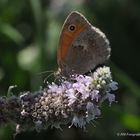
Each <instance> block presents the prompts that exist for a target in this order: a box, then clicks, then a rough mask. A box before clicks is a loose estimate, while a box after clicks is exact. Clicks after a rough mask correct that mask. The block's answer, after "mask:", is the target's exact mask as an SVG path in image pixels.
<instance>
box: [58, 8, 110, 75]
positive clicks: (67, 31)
mask: <svg viewBox="0 0 140 140" xmlns="http://www.w3.org/2000/svg"><path fill="white" fill-rule="evenodd" d="M109 56H110V46H109V41H108V40H107V38H106V36H105V35H104V33H102V32H101V31H100V30H99V29H98V28H95V27H93V26H92V25H91V24H90V23H89V22H88V21H87V20H86V19H85V17H84V16H83V15H81V14H80V13H78V12H75V11H74V12H72V13H71V14H70V15H69V16H68V17H67V19H66V21H65V23H64V25H63V28H62V33H61V35H60V42H59V49H58V65H59V68H60V73H61V75H62V76H65V77H68V76H70V75H72V74H84V73H86V72H88V71H90V70H92V69H94V68H95V67H96V66H97V65H99V64H103V63H105V61H106V60H107V59H108V58H109Z"/></svg>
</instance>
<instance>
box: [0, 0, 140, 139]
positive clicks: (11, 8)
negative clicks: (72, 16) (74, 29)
mask: <svg viewBox="0 0 140 140" xmlns="http://www.w3.org/2000/svg"><path fill="white" fill-rule="evenodd" d="M72 10H78V11H80V12H82V13H83V14H85V16H86V17H87V18H88V20H89V21H90V22H91V23H92V24H93V25H95V26H97V27H99V28H100V29H101V30H102V31H103V32H105V34H106V35H107V37H108V38H109V40H110V42H111V47H112V56H111V63H110V66H111V69H112V73H113V76H114V79H115V81H118V83H119V90H118V92H117V93H116V96H117V99H116V100H117V101H118V103H116V104H113V105H112V107H111V108H109V109H108V108H106V107H103V114H102V118H99V119H98V121H97V122H94V124H95V126H96V127H94V126H89V127H88V132H87V133H83V132H82V133H81V130H77V129H75V128H73V129H68V128H64V131H62V132H60V131H59V130H54V129H53V130H51V129H48V130H44V131H43V132H41V133H39V134H37V133H36V132H27V133H24V134H19V135H17V136H16V139H26V140H27V139H34V140H36V139H41V140H45V139H64V140H69V139H81V140H84V139H104V140H105V139H109V138H110V139H121V140H122V139H127V138H130V137H121V136H117V133H125V132H126V133H128V132H129V133H138V132H139V130H140V109H139V108H140V74H139V71H140V65H139V60H140V55H139V53H140V47H139V46H140V43H139V36H140V1H138V0H102V1H101V0H78V1H75V0H71V1H65V0H58V1H56V0H42V1H41V0H0V94H1V96H2V95H6V93H7V90H8V87H9V86H11V85H17V88H14V89H13V90H14V92H13V93H17V94H19V93H20V92H21V91H25V90H30V91H33V90H36V89H39V88H40V86H41V85H43V79H44V78H45V77H47V76H48V75H49V74H50V73H48V72H47V71H49V70H54V71H56V70H57V64H56V63H57V61H56V51H57V46H58V40H59V34H60V31H61V26H62V24H63V22H64V19H65V17H66V16H67V14H68V13H69V12H70V11H72ZM42 71H46V74H42V75H41V76H40V75H38V74H39V73H40V72H42ZM51 80H52V79H50V81H51ZM12 133H14V129H12V128H10V126H9V125H8V126H2V127H1V128H0V139H2V140H9V139H11V137H12Z"/></svg>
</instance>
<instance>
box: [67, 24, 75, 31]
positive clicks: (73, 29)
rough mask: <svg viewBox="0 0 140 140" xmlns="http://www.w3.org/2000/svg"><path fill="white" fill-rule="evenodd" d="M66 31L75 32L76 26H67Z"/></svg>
mask: <svg viewBox="0 0 140 140" xmlns="http://www.w3.org/2000/svg"><path fill="white" fill-rule="evenodd" d="M68 30H69V31H71V32H73V31H75V30H76V26H75V25H74V24H71V25H69V26H68Z"/></svg>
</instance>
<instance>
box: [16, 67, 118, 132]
mask: <svg viewBox="0 0 140 140" xmlns="http://www.w3.org/2000/svg"><path fill="white" fill-rule="evenodd" d="M117 86H118V84H117V82H114V81H113V80H112V76H111V72H110V68H109V67H106V66H104V67H100V68H98V69H97V70H96V71H95V72H94V73H92V74H91V75H89V76H86V75H73V76H72V77H71V78H70V79H69V80H63V81H62V82H61V83H60V84H55V83H52V84H50V85H48V87H47V88H45V89H43V90H41V91H39V92H37V93H34V94H31V93H24V94H22V95H20V97H19V98H20V99H19V100H20V106H21V110H20V119H19V120H18V121H17V124H18V125H17V132H18V131H20V129H21V128H22V129H27V128H36V129H37V130H40V129H42V128H46V127H48V126H51V127H56V128H60V125H62V124H68V125H69V127H71V126H73V125H74V126H76V127H80V128H85V126H86V124H87V123H90V121H92V120H94V119H96V118H97V117H98V116H100V115H101V110H100V105H101V103H103V102H104V101H105V100H108V101H109V103H110V104H111V103H112V102H113V101H115V95H114V94H113V93H111V92H112V91H115V90H117Z"/></svg>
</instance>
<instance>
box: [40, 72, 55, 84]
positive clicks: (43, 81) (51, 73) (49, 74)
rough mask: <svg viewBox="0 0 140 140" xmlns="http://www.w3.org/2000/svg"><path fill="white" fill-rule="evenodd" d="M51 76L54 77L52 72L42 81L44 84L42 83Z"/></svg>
mask: <svg viewBox="0 0 140 140" xmlns="http://www.w3.org/2000/svg"><path fill="white" fill-rule="evenodd" d="M52 75H54V72H53V73H51V74H49V75H48V76H47V77H46V78H45V79H44V81H43V82H44V83H47V80H48V78H49V77H51V76H52Z"/></svg>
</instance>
